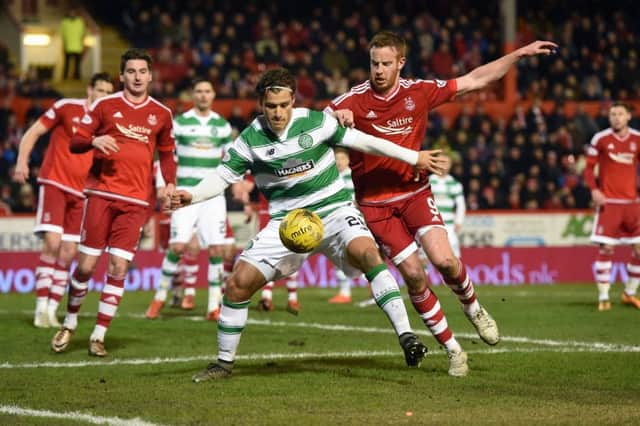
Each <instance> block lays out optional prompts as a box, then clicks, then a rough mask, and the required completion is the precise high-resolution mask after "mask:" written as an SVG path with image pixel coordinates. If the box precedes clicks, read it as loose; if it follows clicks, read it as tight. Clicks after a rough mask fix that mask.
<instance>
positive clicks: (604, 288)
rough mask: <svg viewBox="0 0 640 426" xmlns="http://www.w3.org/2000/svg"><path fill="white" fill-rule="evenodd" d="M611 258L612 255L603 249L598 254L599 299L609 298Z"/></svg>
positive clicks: (596, 267)
mask: <svg viewBox="0 0 640 426" xmlns="http://www.w3.org/2000/svg"><path fill="white" fill-rule="evenodd" d="M611 259H612V255H611V254H610V253H606V252H604V251H602V250H600V251H598V255H597V256H596V263H595V269H596V283H597V284H598V300H599V301H600V302H602V301H603V300H609V288H611V283H610V280H611V264H612V262H611Z"/></svg>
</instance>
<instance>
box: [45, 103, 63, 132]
mask: <svg viewBox="0 0 640 426" xmlns="http://www.w3.org/2000/svg"><path fill="white" fill-rule="evenodd" d="M62 105H63V104H62V103H61V102H60V101H58V102H56V103H54V104H53V105H51V107H50V108H49V109H48V110H46V111H45V113H44V114H42V115H41V116H40V118H39V120H40V123H42V125H43V126H44V127H46V128H47V130H51V129H53V128H54V127H55V126H56V125H57V124H59V123H60V121H61V120H62V114H61V113H60V108H61V107H62Z"/></svg>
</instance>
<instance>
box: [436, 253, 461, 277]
mask: <svg viewBox="0 0 640 426" xmlns="http://www.w3.org/2000/svg"><path fill="white" fill-rule="evenodd" d="M433 266H435V267H436V269H437V270H438V272H440V273H441V274H442V275H444V276H445V277H449V276H453V275H455V274H456V272H457V271H456V270H457V268H458V259H456V257H455V256H444V257H442V258H440V259H437V260H436V261H434V262H433Z"/></svg>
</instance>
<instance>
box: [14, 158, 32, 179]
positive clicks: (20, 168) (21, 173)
mask: <svg viewBox="0 0 640 426" xmlns="http://www.w3.org/2000/svg"><path fill="white" fill-rule="evenodd" d="M27 179H29V166H28V165H27V164H24V163H20V162H19V163H17V164H16V168H15V170H14V171H13V181H14V182H18V183H25V182H26V181H27Z"/></svg>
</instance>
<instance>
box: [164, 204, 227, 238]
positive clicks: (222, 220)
mask: <svg viewBox="0 0 640 426" xmlns="http://www.w3.org/2000/svg"><path fill="white" fill-rule="evenodd" d="M194 233H196V235H197V236H198V240H199V241H200V245H201V246H202V247H207V246H211V245H222V244H227V242H226V239H227V237H226V235H227V200H226V199H225V198H224V195H219V196H217V197H214V198H211V199H210V200H207V201H203V202H201V203H196V204H193V205H190V206H187V207H183V208H180V209H178V210H176V211H175V212H173V213H172V214H171V234H170V237H169V244H173V243H185V244H186V243H188V242H189V241H190V240H191V237H192V236H193V234H194Z"/></svg>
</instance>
